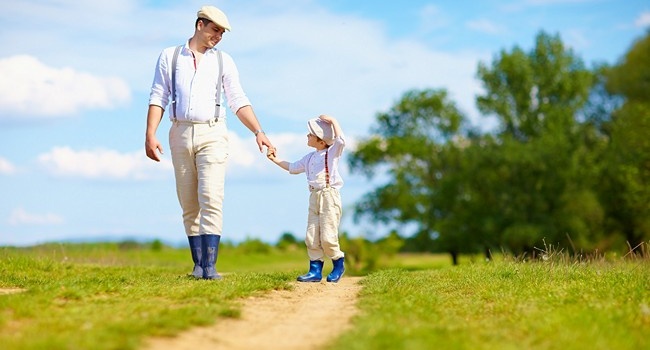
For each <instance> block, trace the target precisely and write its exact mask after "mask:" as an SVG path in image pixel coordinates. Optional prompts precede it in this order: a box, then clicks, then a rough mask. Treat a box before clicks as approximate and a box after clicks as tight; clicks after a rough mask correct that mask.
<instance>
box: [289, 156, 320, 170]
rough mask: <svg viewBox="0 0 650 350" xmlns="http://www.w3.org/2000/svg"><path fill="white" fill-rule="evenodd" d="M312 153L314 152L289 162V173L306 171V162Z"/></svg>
mask: <svg viewBox="0 0 650 350" xmlns="http://www.w3.org/2000/svg"><path fill="white" fill-rule="evenodd" d="M312 153H314V152H311V153H309V154H307V155H306V156H304V157H302V159H300V160H299V161H296V162H293V163H289V173H290V174H300V173H304V172H305V171H307V163H308V162H309V158H311V154H312Z"/></svg>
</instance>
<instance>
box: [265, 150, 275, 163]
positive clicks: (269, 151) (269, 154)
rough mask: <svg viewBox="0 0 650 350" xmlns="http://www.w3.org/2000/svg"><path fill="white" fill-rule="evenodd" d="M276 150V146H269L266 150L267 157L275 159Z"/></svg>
mask: <svg viewBox="0 0 650 350" xmlns="http://www.w3.org/2000/svg"><path fill="white" fill-rule="evenodd" d="M275 151H276V149H275V147H272V148H267V150H266V158H268V159H270V160H274V159H275Z"/></svg>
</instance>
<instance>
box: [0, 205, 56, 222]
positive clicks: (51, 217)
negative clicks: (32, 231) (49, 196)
mask: <svg viewBox="0 0 650 350" xmlns="http://www.w3.org/2000/svg"><path fill="white" fill-rule="evenodd" d="M7 222H8V223H9V224H10V225H14V226H17V225H60V224H63V223H64V220H63V218H62V217H61V216H59V215H56V214H52V213H45V214H33V213H28V212H27V211H25V209H23V208H17V209H14V210H13V211H12V212H11V214H10V215H9V219H8V220H7Z"/></svg>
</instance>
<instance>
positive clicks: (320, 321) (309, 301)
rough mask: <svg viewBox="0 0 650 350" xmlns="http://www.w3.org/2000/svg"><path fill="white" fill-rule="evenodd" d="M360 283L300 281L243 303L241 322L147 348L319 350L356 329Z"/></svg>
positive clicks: (229, 322)
mask: <svg viewBox="0 0 650 350" xmlns="http://www.w3.org/2000/svg"><path fill="white" fill-rule="evenodd" d="M323 280H324V279H323ZM360 280H361V278H360V277H343V278H342V279H341V280H340V281H339V283H327V282H320V283H299V282H294V289H293V290H290V291H286V290H283V291H271V292H269V293H267V294H264V295H261V296H257V297H250V298H247V299H243V300H242V303H243V306H242V314H241V318H238V319H219V320H218V321H217V323H216V324H215V325H212V326H209V327H198V328H193V329H191V330H189V331H186V332H183V333H181V334H180V335H178V336H176V337H174V338H154V339H150V340H149V341H148V342H147V344H146V346H145V347H144V349H147V350H163V349H164V350H168V349H171V350H185V349H187V350H195V349H207V348H210V349H237V350H243V349H283V350H284V349H287V350H289V349H301V350H304V349H319V348H321V347H323V346H324V345H326V344H327V343H328V342H330V341H331V340H333V339H335V338H336V337H337V336H338V335H339V334H341V333H342V332H343V331H345V330H346V329H347V328H348V327H350V320H351V318H352V317H353V316H354V315H356V313H357V311H358V310H357V307H356V301H357V296H358V293H359V291H360V290H361V286H360V284H359V281H360Z"/></svg>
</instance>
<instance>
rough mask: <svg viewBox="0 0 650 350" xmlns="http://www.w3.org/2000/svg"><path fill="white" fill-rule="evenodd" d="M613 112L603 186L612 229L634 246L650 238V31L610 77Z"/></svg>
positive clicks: (609, 88) (609, 74)
mask: <svg viewBox="0 0 650 350" xmlns="http://www.w3.org/2000/svg"><path fill="white" fill-rule="evenodd" d="M607 90H608V91H609V92H610V93H612V94H614V95H616V96H620V97H621V98H622V100H623V103H622V105H621V106H620V108H618V109H616V110H615V111H614V113H613V117H612V120H611V124H610V125H609V130H610V135H609V136H610V137H611V139H610V144H609V147H608V149H607V157H606V160H605V163H606V165H607V166H606V168H605V169H604V181H603V186H602V196H603V201H604V202H605V203H607V204H608V205H607V213H608V217H609V221H608V224H609V225H608V229H610V230H612V231H613V232H616V233H619V234H620V235H621V236H622V237H623V238H624V239H625V240H626V242H627V243H628V244H629V245H630V246H631V247H632V248H634V247H636V246H638V245H639V244H640V243H642V242H644V241H646V240H649V239H650V137H648V135H649V134H650V32H648V33H647V34H646V35H645V36H644V37H643V38H641V39H639V40H637V41H636V42H635V43H634V44H633V45H632V47H631V48H630V50H629V51H628V52H627V53H626V54H625V56H624V57H623V58H622V60H621V62H620V63H619V64H618V65H616V66H615V67H613V68H612V69H610V70H609V72H608V74H607Z"/></svg>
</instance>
